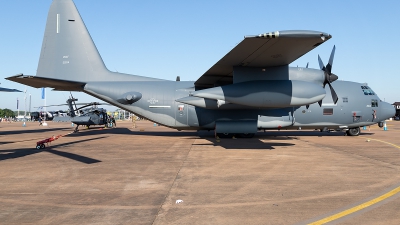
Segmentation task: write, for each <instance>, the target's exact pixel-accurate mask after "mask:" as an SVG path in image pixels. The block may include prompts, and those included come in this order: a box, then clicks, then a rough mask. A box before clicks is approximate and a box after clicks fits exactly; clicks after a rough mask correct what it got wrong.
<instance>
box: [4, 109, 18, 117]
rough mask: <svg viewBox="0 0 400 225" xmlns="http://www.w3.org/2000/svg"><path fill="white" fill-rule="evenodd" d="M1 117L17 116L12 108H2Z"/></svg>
mask: <svg viewBox="0 0 400 225" xmlns="http://www.w3.org/2000/svg"><path fill="white" fill-rule="evenodd" d="M0 117H15V113H14V111H12V110H11V109H0Z"/></svg>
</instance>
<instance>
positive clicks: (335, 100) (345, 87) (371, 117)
mask: <svg viewBox="0 0 400 225" xmlns="http://www.w3.org/2000/svg"><path fill="white" fill-rule="evenodd" d="M330 38H331V35H329V34H327V33H324V32H318V31H302V30H289V31H276V32H270V33H264V34H260V35H256V36H246V37H245V38H244V39H243V40H242V41H241V42H240V43H239V44H238V45H237V46H236V47H234V48H233V49H232V50H231V51H230V52H229V53H228V54H226V55H225V56H224V57H223V58H222V59H221V60H219V61H218V62H217V63H216V64H215V65H214V66H212V67H211V68H210V69H209V70H208V71H206V72H205V73H204V74H203V75H202V76H201V77H200V78H199V79H198V80H197V81H195V82H189V81H178V79H177V81H168V80H162V79H156V78H149V77H143V76H137V75H128V74H122V73H118V72H111V71H109V70H108V69H107V68H106V66H105V65H104V63H103V61H102V59H101V57H100V54H99V53H98V51H97V49H96V46H95V45H94V43H93V41H92V39H91V37H90V35H89V33H88V31H87V29H86V26H85V25H84V23H83V21H82V19H81V16H80V15H79V13H78V11H77V9H76V6H75V4H74V3H73V1H72V0H54V1H53V2H52V4H51V7H50V10H49V14H48V18H47V24H46V29H45V34H44V39H43V44H42V50H41V54H40V59H39V65H38V69H37V74H36V76H29V75H23V74H19V75H15V76H12V77H8V78H7V79H8V80H11V81H15V82H18V83H22V84H25V85H29V86H32V87H35V88H41V87H52V88H54V89H55V90H59V91H82V92H85V93H87V94H89V95H92V96H94V97H96V98H99V99H101V100H103V101H106V102H108V103H110V104H112V105H115V106H117V107H119V108H122V109H125V110H128V111H130V112H133V113H135V114H137V115H139V116H141V117H144V118H147V119H149V120H151V121H154V122H156V123H159V124H162V125H164V126H167V127H171V128H175V129H178V130H215V133H216V134H219V135H222V134H225V135H229V134H237V135H240V136H242V137H252V136H253V135H254V134H255V133H256V132H257V130H260V129H261V130H263V129H321V130H326V129H334V130H345V131H347V133H348V134H349V135H358V134H359V132H360V129H359V127H360V126H366V125H372V124H375V123H378V122H380V121H383V120H385V119H387V118H390V117H392V116H394V114H395V110H394V107H393V106H391V105H390V104H389V103H386V102H383V101H381V100H380V99H379V98H378V96H377V95H376V94H375V93H374V92H373V91H372V90H371V89H370V88H369V87H368V86H367V85H366V84H360V83H354V82H345V81H335V80H337V78H338V77H337V76H336V75H335V74H333V73H332V72H331V70H332V64H333V57H334V52H335V48H333V50H332V53H331V57H330V59H329V63H328V64H327V65H326V66H324V65H323V63H322V60H321V59H320V58H319V64H320V67H321V70H317V69H311V68H301V67H295V68H291V67H289V66H288V65H289V64H290V63H291V62H293V61H294V60H296V59H298V58H299V57H301V56H302V55H304V54H306V53H307V52H309V51H310V50H312V49H314V48H315V47H317V46H318V45H320V44H322V43H324V42H325V41H327V40H329V39H330ZM334 81H335V82H334ZM332 82H334V83H333V84H331V83H332ZM326 85H328V86H329V89H328V88H327V89H325V86H326ZM335 90H336V91H335ZM327 93H328V94H327ZM325 95H327V96H329V97H325ZM317 102H318V104H313V103H317Z"/></svg>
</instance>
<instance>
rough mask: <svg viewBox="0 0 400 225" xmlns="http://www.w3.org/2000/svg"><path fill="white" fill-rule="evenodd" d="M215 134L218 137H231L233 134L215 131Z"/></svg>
mask: <svg viewBox="0 0 400 225" xmlns="http://www.w3.org/2000/svg"><path fill="white" fill-rule="evenodd" d="M217 136H218V137H219V138H232V137H233V134H230V133H217Z"/></svg>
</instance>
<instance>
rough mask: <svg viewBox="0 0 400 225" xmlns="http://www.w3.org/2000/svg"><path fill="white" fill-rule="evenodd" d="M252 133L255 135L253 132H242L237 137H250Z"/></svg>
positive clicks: (252, 135)
mask: <svg viewBox="0 0 400 225" xmlns="http://www.w3.org/2000/svg"><path fill="white" fill-rule="evenodd" d="M254 135H255V133H242V134H239V137H241V138H252V137H254Z"/></svg>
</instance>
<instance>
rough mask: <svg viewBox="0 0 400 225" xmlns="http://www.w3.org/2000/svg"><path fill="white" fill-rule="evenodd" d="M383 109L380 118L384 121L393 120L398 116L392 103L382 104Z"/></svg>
mask: <svg viewBox="0 0 400 225" xmlns="http://www.w3.org/2000/svg"><path fill="white" fill-rule="evenodd" d="M381 107H382V108H381V115H380V116H379V118H382V120H386V119H389V118H392V117H394V115H396V109H395V108H394V107H393V105H391V104H390V103H388V102H381Z"/></svg>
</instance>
